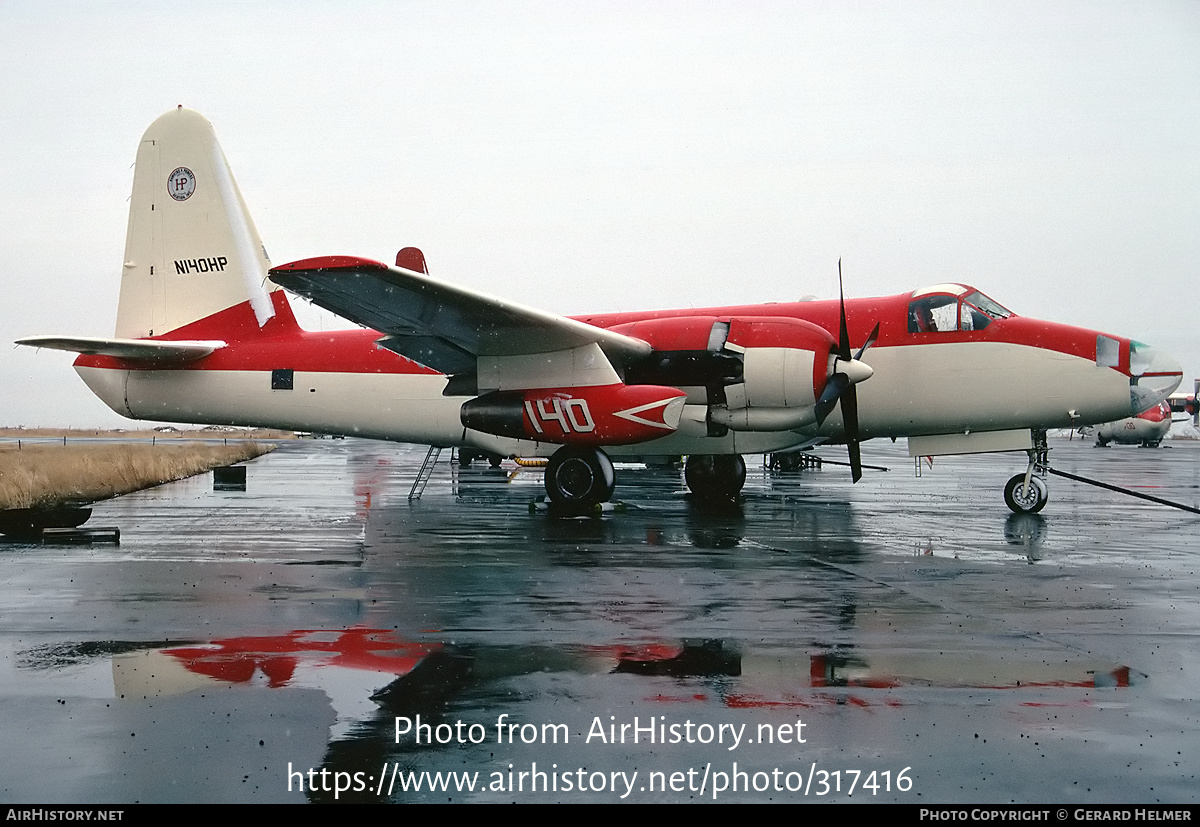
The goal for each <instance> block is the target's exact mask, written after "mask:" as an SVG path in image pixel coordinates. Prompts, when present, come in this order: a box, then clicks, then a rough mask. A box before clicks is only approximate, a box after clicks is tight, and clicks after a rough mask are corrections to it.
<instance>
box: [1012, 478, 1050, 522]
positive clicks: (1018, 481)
mask: <svg viewBox="0 0 1200 827" xmlns="http://www.w3.org/2000/svg"><path fill="white" fill-rule="evenodd" d="M1048 499H1050V491H1049V489H1047V488H1046V483H1045V482H1044V481H1043V480H1042V478H1041V477H1031V478H1030V480H1029V489H1028V490H1026V489H1025V475H1024V474H1017V475H1016V476H1015V477H1013V478H1012V479H1010V480H1009V481H1008V482H1007V483H1005V485H1004V503H1005V505H1007V506H1008V507H1009V508H1010V509H1011V510H1012V511H1013V513H1014V514H1036V513H1038V512H1039V511H1041V510H1042V509H1043V508H1045V507H1046V501H1047V500H1048Z"/></svg>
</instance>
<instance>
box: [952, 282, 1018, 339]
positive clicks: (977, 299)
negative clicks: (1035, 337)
mask: <svg viewBox="0 0 1200 827" xmlns="http://www.w3.org/2000/svg"><path fill="white" fill-rule="evenodd" d="M963 301H965V302H969V303H970V304H972V305H974V306H975V307H977V308H979V309H980V310H982V311H983V312H984V313H986V314H987V315H989V316H991V317H992V318H993V319H1007V318H1008V317H1009V316H1011V315H1012V311H1011V310H1009V309H1008V308H1006V307H1002V306H1001V305H999V304H997V303H996V302H994V301H992V300H991V299H989V298H988V297H987V296H985V295H983V294H982V293H980V292H979V291H978V290H976V291H974V292H973V293H971V294H970V295H968V296H967V297H966V298H964V299H963ZM976 329H978V328H976Z"/></svg>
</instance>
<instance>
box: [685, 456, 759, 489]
mask: <svg viewBox="0 0 1200 827" xmlns="http://www.w3.org/2000/svg"><path fill="white" fill-rule="evenodd" d="M683 479H684V481H685V482H687V487H688V488H689V489H691V492H692V493H693V494H695V495H696V496H697V497H701V498H703V499H706V500H718V499H733V498H734V497H736V496H737V495H738V492H739V491H741V490H742V486H743V485H745V484H746V461H745V460H743V459H742V457H741V454H718V455H710V454H693V455H691V456H689V457H688V458H687V465H686V466H685V467H684V469H683Z"/></svg>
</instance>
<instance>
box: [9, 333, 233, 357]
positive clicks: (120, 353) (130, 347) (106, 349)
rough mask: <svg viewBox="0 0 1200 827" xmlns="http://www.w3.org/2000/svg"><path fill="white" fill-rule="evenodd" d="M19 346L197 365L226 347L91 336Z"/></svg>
mask: <svg viewBox="0 0 1200 827" xmlns="http://www.w3.org/2000/svg"><path fill="white" fill-rule="evenodd" d="M17 344H19V345H28V346H29V347H45V348H50V349H51V350H69V351H71V352H73V353H84V354H87V355H89V356H112V357H115V358H117V359H135V360H138V361H144V362H194V361H196V360H197V359H203V358H204V357H205V356H207V355H208V354H210V353H212V352H213V351H214V350H216V349H217V348H221V347H225V343H224V342H216V341H176V342H164V341H159V340H155V339H99V338H92V337H90V336H29V337H26V338H24V339H18V340H17Z"/></svg>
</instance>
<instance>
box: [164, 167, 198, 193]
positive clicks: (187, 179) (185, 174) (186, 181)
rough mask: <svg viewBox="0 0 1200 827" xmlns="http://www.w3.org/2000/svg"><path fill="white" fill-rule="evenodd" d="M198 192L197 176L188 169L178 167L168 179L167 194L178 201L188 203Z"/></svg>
mask: <svg viewBox="0 0 1200 827" xmlns="http://www.w3.org/2000/svg"><path fill="white" fill-rule="evenodd" d="M195 191H196V176H195V175H192V171H191V170H190V169H188V168H187V167H178V168H177V169H176V170H175V171H174V172H172V173H171V175H170V176H169V177H168V178H167V192H168V193H169V194H170V196H171V197H172V198H174V199H175V200H176V201H187V200H188V199H189V198H191V197H192V193H193V192H195Z"/></svg>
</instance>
